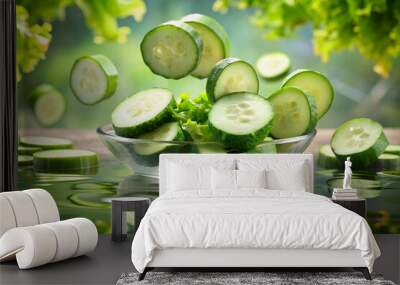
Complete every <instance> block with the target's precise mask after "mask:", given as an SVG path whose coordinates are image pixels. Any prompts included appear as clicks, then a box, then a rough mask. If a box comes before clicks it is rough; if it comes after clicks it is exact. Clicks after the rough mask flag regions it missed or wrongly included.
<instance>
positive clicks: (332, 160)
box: [317, 144, 342, 169]
mask: <svg viewBox="0 0 400 285" xmlns="http://www.w3.org/2000/svg"><path fill="white" fill-rule="evenodd" d="M317 163H318V165H319V166H320V167H322V168H325V169H337V168H342V163H341V162H340V161H339V160H338V159H337V158H336V156H335V154H334V153H333V151H332V149H331V146H330V145H329V144H324V145H322V146H321V147H320V149H319V152H318V162H317Z"/></svg>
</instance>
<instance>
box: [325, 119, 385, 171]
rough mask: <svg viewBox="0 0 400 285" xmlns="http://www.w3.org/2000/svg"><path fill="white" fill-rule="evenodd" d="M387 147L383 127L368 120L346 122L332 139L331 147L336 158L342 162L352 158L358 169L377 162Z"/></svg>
mask: <svg viewBox="0 0 400 285" xmlns="http://www.w3.org/2000/svg"><path fill="white" fill-rule="evenodd" d="M387 145H388V140H387V138H386V136H385V134H384V133H383V128H382V126H381V125H380V124H379V123H377V122H375V121H373V120H371V119H367V118H357V119H352V120H349V121H347V122H344V123H343V124H342V125H340V126H339V127H338V128H337V129H336V131H335V133H334V134H333V136H332V139H331V147H332V150H333V152H334V153H335V154H336V156H337V157H338V158H339V159H340V160H342V161H344V160H346V158H347V157H348V156H349V157H351V161H352V163H353V166H354V167H356V168H364V167H367V166H368V165H370V164H371V163H373V162H375V161H376V160H377V159H378V157H379V156H380V155H381V154H382V153H383V152H384V150H385V148H386V147H387Z"/></svg>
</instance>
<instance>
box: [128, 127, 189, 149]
mask: <svg viewBox="0 0 400 285" xmlns="http://www.w3.org/2000/svg"><path fill="white" fill-rule="evenodd" d="M137 138H138V139H143V140H154V141H183V140H185V136H184V135H183V132H182V130H181V127H180V126H179V124H178V123H177V122H171V123H166V124H164V125H162V126H161V127H159V128H157V129H155V130H154V131H151V132H149V133H146V134H143V135H141V136H139V137H137ZM173 147H176V145H171V144H168V143H159V142H148V143H147V142H144V143H136V144H135V145H134V146H133V149H134V150H135V152H136V153H137V154H139V155H153V154H159V153H161V152H165V151H167V150H168V149H169V148H173Z"/></svg>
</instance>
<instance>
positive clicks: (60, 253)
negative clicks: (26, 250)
mask: <svg viewBox="0 0 400 285" xmlns="http://www.w3.org/2000/svg"><path fill="white" fill-rule="evenodd" d="M43 226H44V227H47V228H49V229H51V230H52V231H53V233H54V234H55V236H56V242H57V248H56V253H55V255H54V257H53V259H52V260H51V262H57V261H60V260H64V259H67V258H70V257H72V256H74V255H75V253H76V251H77V249H78V233H77V232H76V230H75V228H72V226H71V224H70V223H68V222H67V221H62V222H55V223H49V224H44V225H43Z"/></svg>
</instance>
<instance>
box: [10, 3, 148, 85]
mask: <svg viewBox="0 0 400 285" xmlns="http://www.w3.org/2000/svg"><path fill="white" fill-rule="evenodd" d="M16 3H17V8H16V17H17V65H18V66H17V79H18V80H20V79H21V75H22V73H28V72H31V71H33V69H34V68H35V67H36V65H37V64H38V62H39V61H40V60H41V59H44V58H45V55H46V52H47V49H48V47H49V44H50V40H51V30H52V26H51V22H52V21H54V20H63V19H64V18H65V9H66V8H67V7H69V6H72V5H76V6H78V7H79V8H80V9H81V10H82V12H83V14H84V16H85V20H86V23H87V25H88V27H90V28H91V29H92V31H93V32H94V35H95V36H94V41H95V42H96V43H103V42H105V41H116V42H119V43H124V42H125V41H126V38H127V35H128V34H129V33H130V29H129V27H126V26H122V27H121V26H119V24H118V19H121V18H126V17H129V16H132V17H133V18H134V19H135V20H136V21H141V20H142V19H143V16H144V14H145V13H146V5H145V3H144V0H40V1H39V0H17V1H16Z"/></svg>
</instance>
